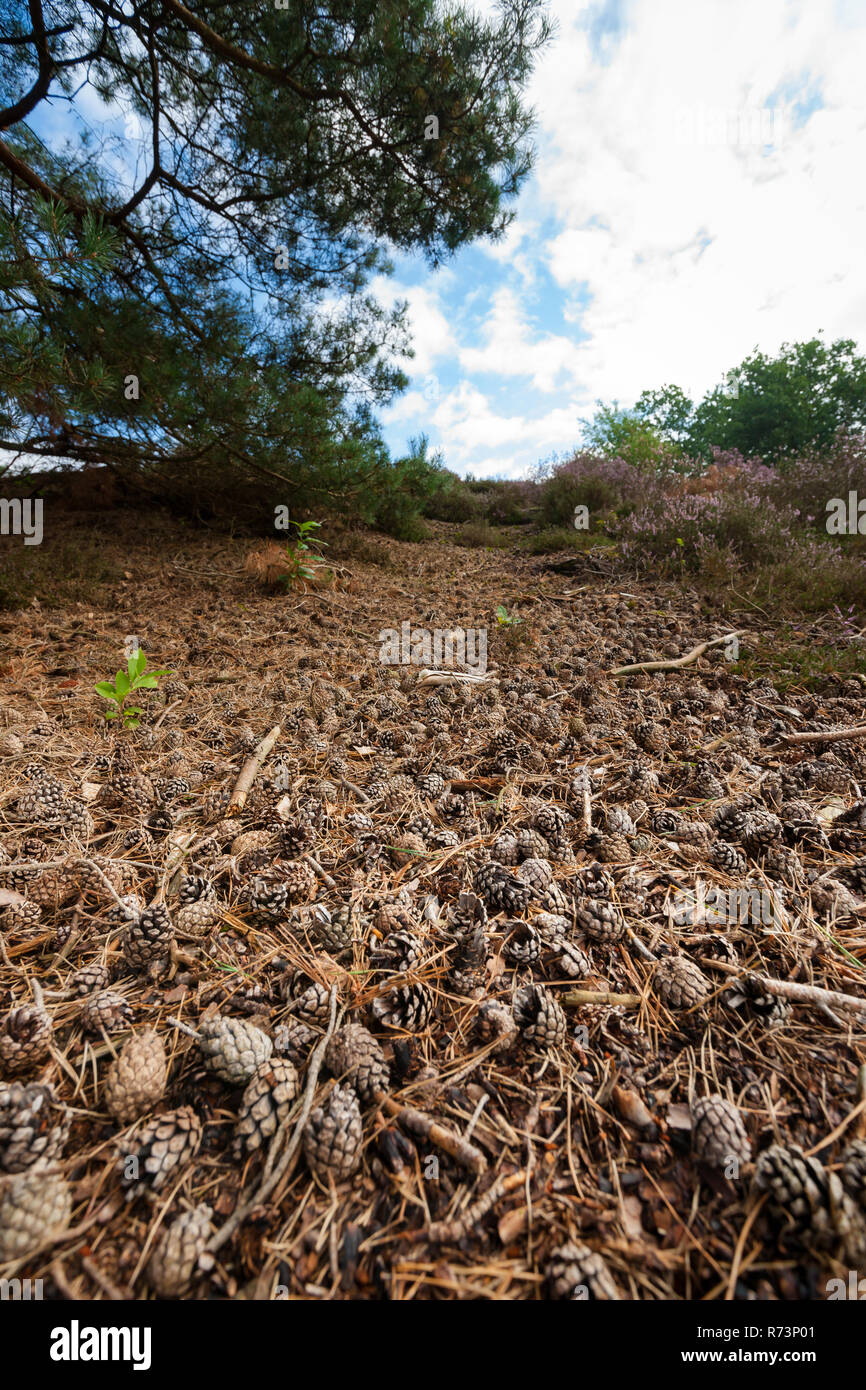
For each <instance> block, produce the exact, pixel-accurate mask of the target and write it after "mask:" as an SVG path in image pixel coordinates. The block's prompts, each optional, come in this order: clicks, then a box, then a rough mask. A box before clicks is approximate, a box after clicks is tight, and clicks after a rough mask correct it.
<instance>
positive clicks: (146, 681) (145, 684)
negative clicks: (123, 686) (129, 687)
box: [135, 671, 157, 690]
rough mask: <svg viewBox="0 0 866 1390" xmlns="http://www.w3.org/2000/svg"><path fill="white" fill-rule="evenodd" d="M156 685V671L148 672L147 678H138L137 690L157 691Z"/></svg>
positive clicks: (136, 680) (136, 682) (136, 681)
mask: <svg viewBox="0 0 866 1390" xmlns="http://www.w3.org/2000/svg"><path fill="white" fill-rule="evenodd" d="M156 685H157V680H156V672H155V671H148V673H147V675H145V676H136V679H135V688H136V690H156Z"/></svg>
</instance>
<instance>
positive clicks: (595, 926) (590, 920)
mask: <svg viewBox="0 0 866 1390" xmlns="http://www.w3.org/2000/svg"><path fill="white" fill-rule="evenodd" d="M575 915H576V918H577V924H578V926H579V927H581V928H582V929H583V931H585V932H586V934H587V936H588V937H590V939H591V940H592V941H601V942H603V944H604V945H605V946H613V945H614V944H615V943H616V942H617V941H621V940H622V938H623V936H625V918H624V917H623V915H622V913H621V912H620V910H619V908H618V907H617V906H616V904H615V903H612V902H606V901H605V900H604V899H603V898H584V897H580V898H578V899H577V902H576V904H575Z"/></svg>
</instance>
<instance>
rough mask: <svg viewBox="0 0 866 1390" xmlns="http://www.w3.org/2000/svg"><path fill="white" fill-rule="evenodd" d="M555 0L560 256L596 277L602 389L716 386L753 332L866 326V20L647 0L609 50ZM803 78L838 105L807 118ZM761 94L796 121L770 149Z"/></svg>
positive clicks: (553, 253)
mask: <svg viewBox="0 0 866 1390" xmlns="http://www.w3.org/2000/svg"><path fill="white" fill-rule="evenodd" d="M559 9H560V15H559V18H560V38H559V41H558V43H557V45H556V46H555V47H554V48H553V49H552V50H551V52H550V53H549V55H548V57H547V59H546V60H545V61H544V62H543V64H542V67H541V71H540V73H539V75H538V78H537V80H536V82H535V88H534V92H533V95H534V98H535V101H536V105H537V106H538V109H539V114H540V117H541V122H542V129H543V132H544V133H543V138H542V141H541V145H542V154H541V158H540V160H539V165H538V169H537V180H538V184H539V190H540V195H541V197H542V200H543V201H544V202H545V203H547V204H548V205H549V206H550V208H551V209H552V210H554V211H555V213H556V217H557V219H558V221H559V222H560V224H561V226H562V231H561V232H560V233H559V234H558V235H557V236H556V237H555V238H554V239H553V240H552V242H551V244H550V245H549V247H548V248H547V260H548V265H549V268H550V270H551V272H552V274H553V275H554V277H555V279H556V281H557V283H558V284H559V285H560V286H561V287H562V289H563V290H564V291H565V292H566V293H572V294H576V293H577V291H579V290H581V289H582V288H584V287H585V288H588V290H589V293H590V296H591V300H590V303H589V305H588V306H586V307H583V306H581V307H577V308H574V307H573V308H572V311H571V317H572V318H573V320H574V321H575V322H577V323H579V324H580V326H581V328H582V329H583V331H584V332H585V333H587V335H588V341H587V342H586V343H585V344H583V345H581V347H580V348H579V349H578V353H579V357H578V360H579V362H580V363H581V367H582V373H583V379H584V382H585V385H586V388H587V391H588V393H589V395H590V396H591V397H593V398H594V397H596V396H600V397H606V398H610V397H613V396H616V397H618V398H619V399H620V400H622V401H628V400H632V399H634V397H635V396H636V395H637V394H638V393H639V392H640V390H642V389H643V387H645V386H648V385H654V384H657V383H659V382H661V381H663V380H669V381H670V380H672V381H678V382H679V383H680V384H682V385H683V386H686V387H689V388H690V389H692V390H693V391H695V392H696V393H698V394H701V393H703V391H704V390H706V389H707V388H708V387H709V386H711V385H713V384H714V383H715V382H716V381H717V380H718V379H719V378H720V377H721V375H722V372H723V371H724V370H725V369H726V368H727V367H729V366H730V365H732V364H733V363H735V362H736V361H737V360H739V359H740V358H741V357H742V356H743V355H744V354H745V353H747V352H749V351H750V350H751V349H752V347H754V346H755V345H756V344H758V345H760V346H761V347H763V348H766V349H769V350H773V349H775V348H777V347H778V346H779V344H780V343H781V342H782V341H783V340H784V339H785V338H791V337H799V338H802V337H807V336H811V335H812V334H813V333H814V332H815V331H817V330H818V329H819V328H823V329H824V330H825V332H826V334H827V335H828V336H835V335H846V336H847V335H851V336H855V337H861V338H862V337H866V316H864V312H863V310H864V294H866V268H864V264H863V258H862V250H861V248H862V247H863V245H866V199H864V196H863V193H862V188H861V185H860V181H859V180H858V179H857V178H856V176H853V173H854V170H855V169H858V168H862V167H863V163H864V158H866V109H864V103H863V97H862V75H861V74H862V64H863V60H864V58H866V29H864V28H862V27H861V28H860V29H859V30H856V31H854V32H853V33H852V31H851V30H848V31H843V30H842V29H840V28H837V27H834V25H833V23H832V22H830V21H829V16H828V14H827V12H826V11H825V10H824V9H823V7H819V6H809V5H799V6H798V5H793V4H790V3H785V0H766V3H763V4H762V5H760V6H755V5H752V4H750V3H748V0H723V3H721V2H720V0H702V3H701V4H700V5H684V4H678V3H674V0H640V3H637V4H634V5H633V6H632V7H631V8H630V10H629V28H628V31H627V33H626V34H625V36H624V38H623V39H622V42H621V44H620V46H619V48H618V49H617V50H616V51H615V53H614V55H613V58H612V61H611V62H610V63H609V64H608V65H607V66H604V67H601V66H599V65H598V64H597V63H595V62H594V60H593V58H592V55H591V53H590V49H589V45H588V43H587V39H586V36H585V34H584V33H583V32H582V31H580V30H579V29H578V28H577V26H576V23H575V22H573V21H572V20H571V18H570V15H569V11H568V7H567V6H566V5H565V4H564V3H563V4H561V5H560V6H559ZM803 89H805V90H806V91H807V92H815V91H818V90H820V92H821V96H822V99H823V101H824V102H825V103H826V109H824V110H819V111H817V112H816V113H814V114H813V115H812V116H811V118H810V119H809V120H808V121H807V122H806V124H804V125H801V126H800V127H799V128H797V126H796V111H795V102H796V99H797V97H798V95H799V94H800V92H801V91H802V90H803ZM780 92H782V93H786V94H787V95H782V96H780V95H779V93H780ZM762 111H763V112H764V113H765V114H764V116H763V121H764V125H765V128H770V129H771V128H772V122H773V118H772V114H771V115H770V116H769V117H768V115H767V114H766V113H768V112H770V113H772V112H773V111H775V113H776V116H775V128H776V129H777V130H778V131H780V132H781V138H780V142H779V144H778V146H777V147H776V148H774V149H773V150H772V151H771V152H770V153H769V154H765V153H764V152H763V151H762V150H761V149H760V148H758V147H757V146H756V145H753V144H750V143H748V141H749V139H750V138H753V136H754V134H757V132H758V131H760V129H761V120H762V116H761V113H762ZM726 113H730V115H729V117H728V119H727V121H726V120H725V116H726ZM738 115H739V117H740V118H741V119H740V120H739V121H738V120H737V116H738ZM726 133H728V135H729V137H731V136H733V137H736V140H739V141H740V142H742V143H736V142H735V140H734V139H730V138H729V142H728V143H725V141H724V137H725V134H726ZM720 136H721V139H720V138H719V137H720ZM694 139H698V140H701V139H702V140H703V143H690V140H694ZM716 142H717V143H716Z"/></svg>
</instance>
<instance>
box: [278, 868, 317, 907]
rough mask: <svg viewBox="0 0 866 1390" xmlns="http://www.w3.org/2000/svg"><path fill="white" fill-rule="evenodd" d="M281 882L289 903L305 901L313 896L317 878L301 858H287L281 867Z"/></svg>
mask: <svg viewBox="0 0 866 1390" xmlns="http://www.w3.org/2000/svg"><path fill="white" fill-rule="evenodd" d="M283 874H284V878H283V884H284V887H285V889H286V895H287V898H288V901H289V902H290V903H305V902H308V901H309V899H310V898H313V897H315V895H316V887H317V880H316V875H315V873H314V872H313V870H312V869H311V868H310V866H309V864H307V863H305V861H304V860H303V859H294V860H289V862H288V863H287V864H286V865H285V866H284V868H283Z"/></svg>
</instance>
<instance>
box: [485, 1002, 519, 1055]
mask: <svg viewBox="0 0 866 1390" xmlns="http://www.w3.org/2000/svg"><path fill="white" fill-rule="evenodd" d="M477 1028H478V1036H479V1038H480V1039H481V1041H482V1043H489V1042H493V1041H494V1040H495V1041H496V1043H497V1046H496V1047H495V1048H494V1054H496V1055H499V1054H501V1053H504V1052H509V1051H510V1050H511V1048H512V1047H513V1046H514V1044H515V1042H516V1041H517V1034H518V1028H517V1024H516V1022H515V1020H514V1014H513V1013H512V1012H511V1010H510V1009H509V1007H508V1005H507V1004H502V1003H500V1002H499V1000H496V999H485V1000H484V1002H483V1004H482V1005H481V1007H480V1008H479V1010H478V1018H477Z"/></svg>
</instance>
